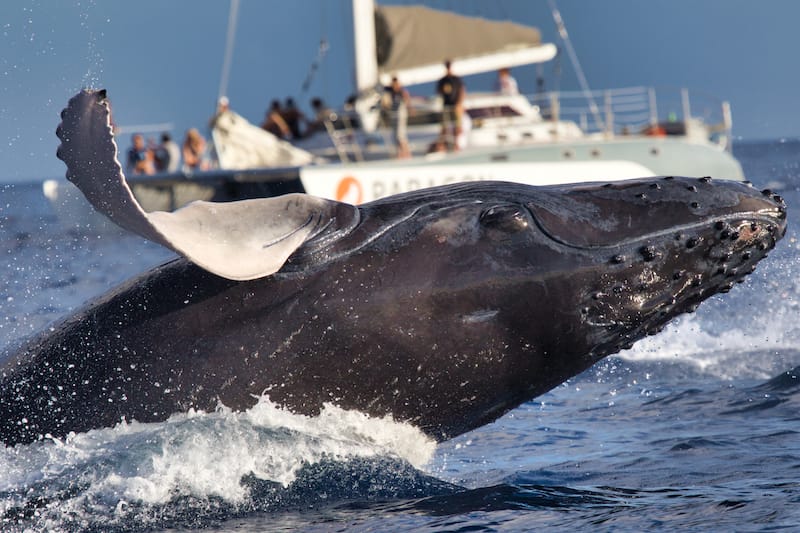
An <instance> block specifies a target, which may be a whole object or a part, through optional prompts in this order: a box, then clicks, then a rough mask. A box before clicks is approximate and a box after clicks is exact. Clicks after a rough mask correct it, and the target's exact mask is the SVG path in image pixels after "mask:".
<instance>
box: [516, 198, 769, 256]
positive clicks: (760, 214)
mask: <svg viewBox="0 0 800 533" xmlns="http://www.w3.org/2000/svg"><path fill="white" fill-rule="evenodd" d="M531 215H532V216H533V220H534V221H535V222H536V225H537V226H538V228H539V229H540V230H541V231H542V233H544V234H545V235H546V236H547V237H548V238H549V239H551V240H553V241H554V242H557V243H558V244H560V245H562V246H564V247H566V248H571V249H573V250H613V249H616V248H619V247H625V246H631V245H635V244H637V243H641V242H642V241H648V240H652V239H660V238H663V237H667V236H671V235H675V234H677V233H684V232H686V233H688V232H691V231H695V230H698V229H704V228H708V227H709V225H713V224H716V223H718V222H723V223H725V222H731V221H733V220H736V221H740V222H745V221H752V222H760V223H762V224H765V225H775V226H777V225H779V224H780V223H781V222H780V220H781V218H780V217H781V211H780V209H779V208H778V207H776V208H775V209H768V210H767V209H765V210H761V211H756V212H750V213H746V212H745V213H731V214H729V215H720V216H715V217H713V218H709V219H707V220H703V221H701V222H692V223H690V224H682V225H679V226H671V227H669V228H666V229H664V230H662V231H657V232H654V233H648V234H645V235H639V236H636V237H633V238H629V239H622V240H619V241H616V242H614V243H613V244H585V245H582V244H574V243H570V242H568V241H566V240H564V239H562V238H559V237H558V236H556V235H554V234H553V233H551V232H550V231H548V230H547V228H545V226H544V224H542V222H541V221H540V220H539V218H538V217H537V216H536V213H534V212H533V211H531Z"/></svg>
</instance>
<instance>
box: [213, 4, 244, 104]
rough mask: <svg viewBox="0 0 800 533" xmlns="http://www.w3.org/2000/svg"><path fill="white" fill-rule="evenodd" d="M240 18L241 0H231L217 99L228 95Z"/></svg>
mask: <svg viewBox="0 0 800 533" xmlns="http://www.w3.org/2000/svg"><path fill="white" fill-rule="evenodd" d="M238 18H239V0H231V7H230V11H229V12H228V34H227V37H226V39H225V59H224V60H223V62H222V75H221V76H220V79H219V91H218V92H217V101H219V99H220V98H222V97H223V96H227V94H226V93H227V92H228V80H229V79H230V75H231V62H232V60H233V45H234V43H235V41H236V22H237V20H238Z"/></svg>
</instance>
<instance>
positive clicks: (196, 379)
mask: <svg viewBox="0 0 800 533" xmlns="http://www.w3.org/2000/svg"><path fill="white" fill-rule="evenodd" d="M110 124H111V118H110V108H109V104H108V101H107V99H106V94H105V92H104V91H88V90H84V91H81V92H80V93H79V94H78V95H76V96H75V97H74V98H73V99H72V100H70V103H69V104H68V106H67V108H66V109H65V110H64V111H63V113H62V123H61V124H60V126H59V128H58V130H57V134H58V136H59V138H60V139H61V145H60V147H59V150H58V157H59V158H61V159H62V160H64V162H65V163H66V166H67V177H68V179H70V180H72V181H73V182H74V183H75V184H76V185H77V186H78V187H79V188H80V189H81V190H82V191H83V193H84V194H85V195H86V197H87V198H88V199H89V200H90V202H92V203H93V205H94V206H95V208H96V209H97V210H99V211H100V212H102V213H104V214H105V215H107V216H108V217H110V218H111V219H112V220H114V221H115V222H117V223H118V224H119V225H121V226H123V227H125V228H127V229H129V230H131V231H134V232H136V233H138V234H140V235H143V236H145V237H147V238H148V239H151V240H153V241H155V242H158V243H161V244H163V245H165V246H168V247H169V248H171V249H173V250H175V251H176V252H177V253H178V254H179V256H180V257H178V258H177V259H174V260H172V261H170V262H168V263H166V264H164V265H162V266H159V267H156V268H154V269H152V270H150V271H148V272H145V273H143V274H141V275H139V276H137V277H135V278H133V279H131V280H129V281H127V282H125V283H124V284H123V285H121V286H119V287H117V288H114V289H112V290H111V291H110V292H108V293H107V294H105V295H102V296H100V297H99V298H97V299H95V300H94V301H91V302H89V303H88V304H86V306H85V307H84V308H83V309H81V310H79V311H77V312H76V313H75V314H73V315H72V316H69V317H67V318H65V319H63V320H62V321H61V322H59V323H57V324H55V325H53V326H51V327H50V328H48V329H47V331H45V332H43V333H42V334H40V335H38V336H35V337H33V338H31V339H28V340H26V341H24V342H22V343H21V344H20V345H19V346H18V347H17V348H15V349H14V350H13V351H12V350H8V352H7V353H5V354H4V355H3V356H2V358H0V439H2V442H4V443H5V444H6V445H14V444H17V443H29V442H32V441H35V440H37V439H41V438H42V437H43V436H47V435H50V436H52V437H63V436H65V435H68V434H69V433H70V432H83V431H87V430H91V429H93V428H100V427H110V426H113V425H115V424H117V423H119V422H120V421H121V420H127V421H131V420H137V421H140V422H153V421H162V420H165V419H166V418H168V417H169V416H170V415H172V414H174V413H177V412H184V411H187V410H189V409H196V410H200V411H209V410H214V409H215V408H217V407H218V406H219V405H220V404H222V405H225V406H227V407H229V408H232V409H235V410H244V409H247V408H249V407H251V406H252V405H254V404H255V403H256V402H257V401H258V398H260V397H262V396H268V397H269V399H270V400H271V401H272V402H274V403H276V404H278V405H280V406H283V407H284V408H286V409H288V410H290V411H292V412H295V413H301V414H307V415H314V414H316V413H318V412H319V411H320V410H321V408H322V407H323V406H324V405H325V404H333V405H336V406H339V407H341V408H344V409H352V410H358V411H361V412H364V413H366V414H369V415H371V416H376V417H380V416H385V415H390V416H392V417H393V418H394V419H396V420H398V421H404V422H408V423H410V424H413V425H414V426H416V427H418V428H419V429H420V430H422V431H423V432H425V433H426V434H427V435H429V436H430V437H432V438H434V439H436V440H438V441H441V440H445V439H449V438H452V437H454V436H456V435H459V434H461V433H464V432H467V431H470V430H472V429H474V428H476V427H479V426H481V425H483V424H486V423H489V422H491V421H493V420H495V419H497V418H498V417H500V416H501V415H503V414H504V413H506V412H507V411H509V410H511V409H513V408H514V407H516V406H518V405H520V404H521V403H523V402H525V401H527V400H529V399H531V398H534V397H536V396H537V395H540V394H543V393H544V392H546V391H548V390H550V389H552V388H553V387H555V386H557V385H559V384H560V383H562V382H564V381H565V380H567V379H569V378H570V377H572V376H575V375H577V374H578V373H580V372H582V371H583V370H585V369H587V368H589V367H590V366H591V365H592V364H594V363H595V362H597V361H599V360H600V359H602V358H604V357H606V356H608V355H611V354H614V353H616V352H618V351H620V350H621V349H623V348H626V347H628V346H630V345H631V344H632V343H633V342H635V341H636V340H637V339H640V338H642V337H644V336H645V335H650V334H654V333H656V332H658V331H659V330H660V329H661V328H663V327H664V326H665V324H667V323H668V322H669V321H670V320H671V319H673V318H674V317H675V316H677V315H679V314H681V313H686V312H691V311H693V310H694V309H695V308H696V307H697V306H698V305H699V304H700V302H702V301H703V300H705V299H707V298H708V297H710V296H712V295H714V294H717V293H719V292H726V291H728V290H730V289H731V287H733V285H734V283H736V282H738V281H741V280H742V279H743V277H744V276H746V275H747V274H749V273H750V272H752V271H753V270H754V268H755V266H756V263H757V262H758V261H760V260H761V259H762V258H764V257H765V256H766V254H767V253H768V252H769V251H770V250H771V249H772V248H773V247H774V246H775V243H776V242H777V241H778V240H779V239H780V238H781V237H782V236H783V234H784V233H785V230H786V210H785V205H784V203H783V201H782V199H781V198H780V197H778V196H776V195H773V194H772V193H771V192H769V191H764V192H759V191H757V190H755V189H754V188H753V187H752V186H749V185H747V184H742V183H734V182H727V181H724V180H712V179H710V178H679V177H674V178H673V177H659V178H649V179H638V180H630V181H623V182H613V183H609V184H605V185H596V184H591V185H589V184H571V185H561V186H547V187H532V186H526V185H520V184H512V183H501V182H473V183H468V184H454V185H447V186H443V187H438V188H432V189H427V190H422V191H417V192H412V193H407V194H402V195H398V196H393V197H389V198H385V199H381V200H378V201H375V202H372V203H369V204H365V205H361V206H358V207H356V206H352V205H348V204H343V203H338V202H334V201H329V200H324V199H320V198H314V197H311V196H307V195H302V194H293V195H286V196H280V197H273V198H262V199H253V200H245V201H241V202H232V203H228V204H215V203H206V202H198V203H195V204H190V205H189V206H187V207H185V208H182V209H180V210H178V211H175V212H171V213H167V212H154V213H145V212H144V211H143V210H142V209H141V208H140V207H139V205H138V204H137V202H136V200H135V198H134V197H133V196H132V195H131V193H130V190H129V189H128V187H127V185H126V182H125V177H124V175H123V174H122V170H121V168H120V165H119V162H118V160H117V147H116V144H115V142H114V139H113V135H112V132H111V128H110Z"/></svg>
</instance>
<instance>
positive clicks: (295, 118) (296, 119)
mask: <svg viewBox="0 0 800 533" xmlns="http://www.w3.org/2000/svg"><path fill="white" fill-rule="evenodd" d="M282 116H283V120H284V122H286V125H287V126H289V131H291V132H292V137H294V138H295V139H302V138H303V131H302V129H301V128H302V126H301V124H305V122H306V117H305V116H304V115H303V112H302V111H300V110H299V109H297V106H296V105H295V103H294V98H291V97H290V98H287V99H286V105H285V106H284V108H283V114H282Z"/></svg>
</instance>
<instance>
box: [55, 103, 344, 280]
mask: <svg viewBox="0 0 800 533" xmlns="http://www.w3.org/2000/svg"><path fill="white" fill-rule="evenodd" d="M61 118H62V122H61V124H60V125H59V127H58V129H57V130H56V134H57V135H58V137H59V139H61V145H60V146H59V148H58V157H59V158H60V159H61V160H63V161H64V163H66V165H67V179H69V180H70V181H72V182H73V183H74V184H75V185H76V186H77V187H78V188H79V189H80V190H81V192H83V194H84V195H85V196H86V198H87V199H88V200H89V202H91V204H92V205H93V206H94V208H95V209H97V210H98V211H99V212H100V213H102V214H104V215H106V216H107V217H109V218H110V219H111V220H113V221H114V222H115V223H117V224H118V225H119V226H122V227H123V228H125V229H127V230H130V231H132V232H134V233H137V234H139V235H141V236H143V237H145V238H147V239H149V240H151V241H154V242H157V243H159V244H162V245H164V246H166V247H167V248H170V249H172V250H175V251H176V252H178V253H180V254H182V255H184V256H185V257H186V258H188V259H189V260H191V261H192V262H194V263H196V264H197V265H198V266H201V267H202V268H205V269H206V270H208V271H209V272H213V273H214V274H217V275H220V276H223V277H226V278H229V279H234V280H247V279H256V278H260V277H264V276H268V275H270V274H273V273H275V272H277V271H278V270H279V269H280V268H281V266H283V264H284V263H285V262H286V260H287V259H288V258H289V256H290V255H292V253H294V251H295V250H296V249H297V248H298V247H300V246H301V245H302V244H303V243H304V242H305V241H306V240H307V239H309V238H311V237H313V236H315V235H317V234H318V233H320V232H322V231H331V230H334V231H335V230H346V229H347V228H350V227H353V226H354V225H355V224H357V222H358V218H359V212H358V209H357V208H356V207H353V206H351V205H347V204H342V203H339V202H333V201H330V200H324V199H322V198H316V197H314V196H308V195H305V194H289V195H285V196H279V197H274V198H260V199H254V200H243V201H240V202H230V203H213V202H194V203H192V204H189V205H187V206H186V207H183V208H181V209H179V210H177V211H175V212H173V213H167V212H161V211H157V212H153V213H146V212H145V211H144V210H143V209H142V208H141V206H140V205H139V203H138V202H137V201H136V198H135V197H134V196H133V194H132V192H131V190H130V187H128V184H127V182H126V181H125V175H124V174H123V172H122V167H121V166H120V163H119V160H118V158H117V155H118V153H117V144H116V142H115V141H114V136H113V134H112V130H111V111H110V109H109V105H108V101H107V100H106V93H105V91H90V90H83V91H81V92H80V93H78V94H77V95H75V96H74V97H73V98H72V99H71V100H70V101H69V104H68V105H67V108H66V109H64V111H63V112H62V113H61Z"/></svg>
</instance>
